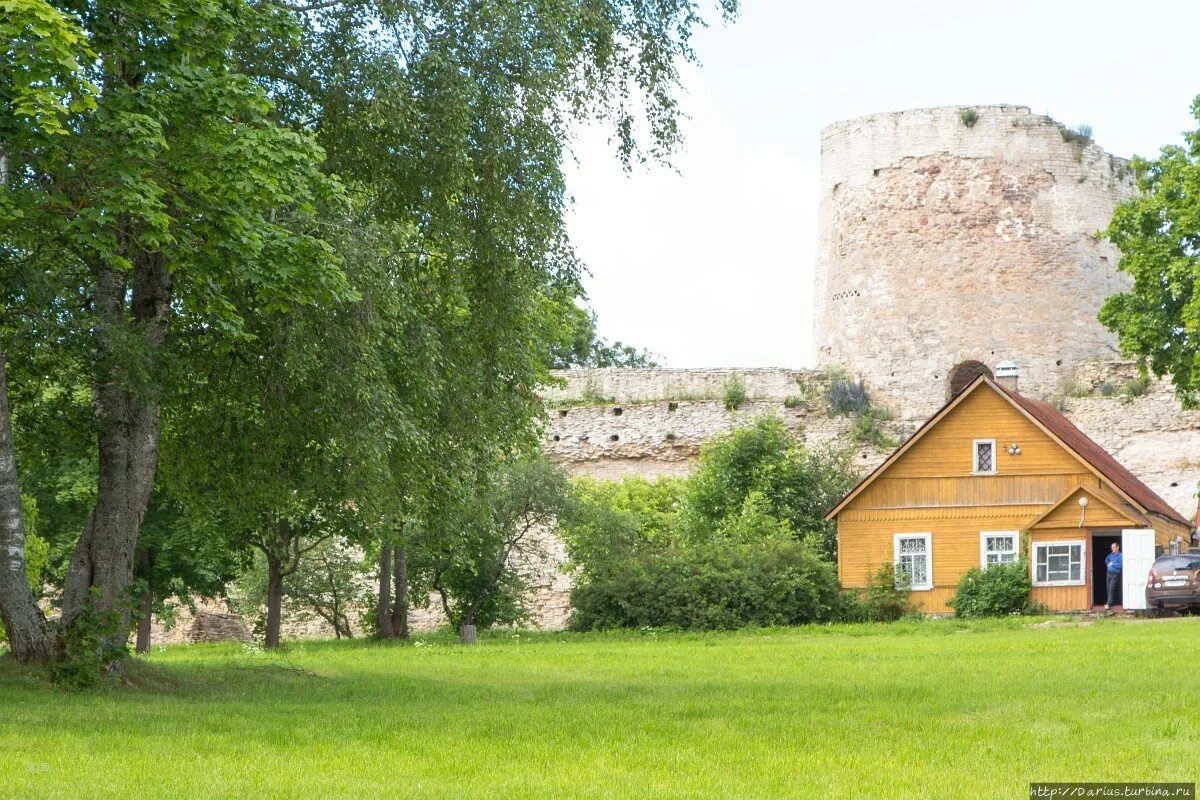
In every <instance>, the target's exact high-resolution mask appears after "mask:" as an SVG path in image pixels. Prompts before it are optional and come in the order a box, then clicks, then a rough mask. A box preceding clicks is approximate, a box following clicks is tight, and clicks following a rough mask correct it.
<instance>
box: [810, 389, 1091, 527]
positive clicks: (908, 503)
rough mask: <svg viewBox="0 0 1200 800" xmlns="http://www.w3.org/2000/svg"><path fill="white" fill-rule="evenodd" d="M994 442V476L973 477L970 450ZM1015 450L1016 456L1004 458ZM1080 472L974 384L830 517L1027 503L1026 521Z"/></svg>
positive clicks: (1075, 462)
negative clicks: (863, 511) (885, 510)
mask: <svg viewBox="0 0 1200 800" xmlns="http://www.w3.org/2000/svg"><path fill="white" fill-rule="evenodd" d="M980 440H986V441H994V442H995V447H994V449H993V453H994V459H995V473H994V474H992V475H978V474H976V473H975V472H974V466H975V464H974V459H973V452H974V445H975V443H976V442H977V441H980ZM1011 445H1017V447H1018V448H1019V453H1010V452H1009V448H1010V446H1011ZM1090 477H1091V476H1090V473H1089V471H1088V469H1087V467H1086V466H1084V465H1082V464H1081V463H1080V461H1079V459H1078V458H1077V457H1076V456H1075V455H1074V454H1073V453H1071V452H1070V451H1069V450H1067V449H1066V448H1064V447H1063V446H1062V445H1061V444H1059V443H1058V442H1056V441H1055V440H1054V439H1053V438H1052V437H1051V436H1049V435H1048V434H1047V433H1046V432H1045V431H1044V430H1042V429H1041V428H1040V427H1039V426H1038V425H1037V424H1036V423H1035V422H1033V421H1032V420H1030V419H1029V418H1028V417H1027V416H1026V415H1025V414H1023V413H1022V412H1021V411H1020V410H1019V409H1018V408H1016V407H1015V406H1014V405H1013V404H1012V403H1011V402H1010V401H1009V400H1008V399H1007V398H1006V397H1005V396H1003V395H1002V394H1000V390H998V389H996V388H995V387H994V386H993V385H992V384H990V383H989V382H987V381H985V380H984V379H983V378H980V379H978V380H977V381H976V383H975V384H973V385H972V386H971V387H969V388H968V389H966V390H965V391H964V392H963V393H962V394H961V395H959V396H958V397H957V398H956V399H955V400H954V401H953V402H952V403H951V404H949V405H948V406H947V407H946V408H945V409H943V411H942V412H941V413H939V415H937V416H935V417H934V418H933V419H931V420H930V422H928V423H926V425H924V426H923V427H922V428H921V429H920V430H919V431H918V432H917V433H916V434H914V436H913V437H912V438H911V439H909V441H908V442H906V443H905V445H904V446H903V447H901V448H900V449H899V450H897V451H896V452H895V453H894V454H893V455H892V456H891V457H890V458H889V459H888V460H887V461H885V462H884V463H883V464H882V465H881V466H880V467H879V468H878V469H877V470H875V472H873V473H872V474H871V475H870V476H868V477H867V478H866V479H864V481H863V482H862V483H860V484H859V486H858V487H857V488H856V490H855V491H853V492H851V493H850V494H849V495H847V497H846V498H845V499H843V501H842V502H841V503H839V504H838V506H836V507H835V508H834V509H833V510H831V511H830V513H829V515H828V516H827V518H832V517H834V516H836V515H837V514H839V513H841V512H842V511H845V510H855V509H871V508H921V507H933V506H937V507H945V506H982V505H1026V506H1028V505H1034V506H1036V508H1031V509H1030V512H1029V517H1030V518H1032V517H1034V516H1036V514H1037V513H1038V512H1039V511H1041V510H1042V509H1044V508H1045V507H1046V506H1047V505H1049V504H1051V503H1054V502H1055V501H1057V500H1058V499H1060V498H1061V497H1062V496H1063V494H1064V493H1065V492H1066V491H1068V490H1069V489H1071V488H1073V487H1074V486H1078V485H1079V484H1080V483H1081V482H1084V481H1086V480H1088V479H1089V478H1090Z"/></svg>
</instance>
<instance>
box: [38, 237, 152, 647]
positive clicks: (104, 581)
mask: <svg viewBox="0 0 1200 800" xmlns="http://www.w3.org/2000/svg"><path fill="white" fill-rule="evenodd" d="M132 274H133V286H132V295H131V305H130V310H131V311H132V324H133V327H134V329H135V331H134V332H135V333H136V335H137V337H138V339H140V340H141V343H142V344H144V345H145V347H146V351H145V357H146V358H147V359H148V362H147V363H146V364H144V365H143V366H144V367H145V368H146V371H147V372H149V373H150V374H153V372H154V370H153V366H154V362H155V361H156V359H155V355H156V354H157V352H158V350H159V349H160V348H161V346H162V344H163V341H164V340H165V338H166V332H167V320H168V318H169V314H170V278H169V276H168V274H167V271H166V268H165V265H164V264H163V260H162V257H161V256H160V255H154V254H144V255H141V256H140V257H139V258H137V259H136V260H135V264H134V268H133V270H132ZM128 290H129V286H128V282H127V279H126V273H125V272H124V271H123V270H120V269H117V268H114V267H111V266H109V265H107V264H105V265H100V266H99V267H97V268H96V296H95V301H94V302H95V308H96V315H97V325H96V334H95V341H96V351H97V364H96V388H95V390H94V395H95V401H94V408H95V415H96V422H97V426H98V429H99V435H98V442H99V448H98V451H99V473H98V480H97V492H96V505H95V506H94V508H93V509H92V513H91V516H90V518H89V520H88V524H87V525H86V527H85V528H84V532H83V535H82V536H81V537H80V538H79V541H78V543H76V545H75V549H74V551H73V552H72V554H71V561H70V565H69V567H68V569H67V576H66V579H65V581H64V583H63V597H62V610H63V615H62V621H61V623H60V624H61V625H62V626H64V627H66V626H70V625H71V624H73V623H74V621H75V619H76V618H77V617H78V616H79V614H80V613H81V612H82V611H83V609H84V608H85V606H86V604H87V603H88V600H89V597H91V594H92V590H93V589H95V590H96V595H95V597H96V609H95V610H96V611H98V612H101V613H106V612H110V611H116V612H118V614H119V617H120V625H119V628H118V630H117V631H115V632H114V633H113V639H114V642H113V644H115V645H121V646H123V644H124V642H125V640H126V637H127V636H128V633H127V632H128V630H129V606H128V604H127V603H126V600H127V593H128V590H129V585H130V583H131V582H132V580H133V558H134V551H135V549H136V547H137V539H138V531H139V529H140V528H141V524H142V519H143V517H144V516H145V514H146V506H147V505H148V504H149V501H150V491H151V489H152V488H153V486H154V474H155V471H156V469H157V466H158V434H159V405H160V399H159V396H160V392H159V388H158V387H157V386H156V385H153V384H152V383H151V385H144V384H143V385H137V384H138V381H135V380H133V379H132V378H131V376H129V375H128V374H127V371H128V368H127V367H126V366H124V365H123V363H124V361H125V360H126V359H127V358H128V355H127V354H126V353H124V352H123V351H124V350H127V349H128V344H127V342H126V340H125V338H124V337H123V335H122V331H123V330H127V329H128V328H129V325H130V322H129V320H127V319H126V298H127V294H128Z"/></svg>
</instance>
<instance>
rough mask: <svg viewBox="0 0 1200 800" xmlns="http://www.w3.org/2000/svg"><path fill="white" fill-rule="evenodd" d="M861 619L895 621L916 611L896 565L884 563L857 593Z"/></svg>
mask: <svg viewBox="0 0 1200 800" xmlns="http://www.w3.org/2000/svg"><path fill="white" fill-rule="evenodd" d="M857 598H858V607H859V609H860V611H861V614H862V619H864V620H866V621H867V622H895V621H896V620H898V619H900V618H901V617H903V616H907V615H908V614H912V613H914V612H915V611H916V608H915V607H914V606H913V604H912V602H911V601H910V600H909V599H908V587H907V585H906V584H905V581H904V580H903V576H901V580H899V581H897V579H896V567H895V566H894V565H893V564H884V565H882V566H881V567H880V568H879V569H878V570H876V572H875V574H874V575H872V576H871V577H870V578H869V579H868V580H867V588H865V589H861V590H859V591H858V593H857Z"/></svg>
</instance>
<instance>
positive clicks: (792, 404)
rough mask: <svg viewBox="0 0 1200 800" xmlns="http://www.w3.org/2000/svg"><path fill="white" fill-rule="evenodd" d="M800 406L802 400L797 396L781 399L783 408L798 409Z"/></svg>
mask: <svg viewBox="0 0 1200 800" xmlns="http://www.w3.org/2000/svg"><path fill="white" fill-rule="evenodd" d="M802 405H804V398H803V397H801V396H800V395H798V394H789V395H788V396H787V397H785V398H783V407H784V408H799V407H800V406H802Z"/></svg>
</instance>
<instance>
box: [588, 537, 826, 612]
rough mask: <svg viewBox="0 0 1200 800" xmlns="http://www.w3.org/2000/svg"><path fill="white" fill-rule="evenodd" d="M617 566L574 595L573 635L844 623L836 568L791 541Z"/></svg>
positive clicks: (675, 552) (678, 550)
mask: <svg viewBox="0 0 1200 800" xmlns="http://www.w3.org/2000/svg"><path fill="white" fill-rule="evenodd" d="M612 567H613V568H611V569H608V570H605V571H604V572H603V573H593V574H591V575H590V576H589V580H587V581H586V582H583V583H580V584H579V585H577V586H576V587H575V588H574V589H573V590H572V591H571V606H572V607H573V609H574V611H573V613H572V615H571V627H572V628H573V629H575V630H585V631H586V630H603V629H608V628H643V627H651V628H675V629H684V630H703V629H736V628H742V627H745V626H747V625H761V626H781V625H801V624H804V623H810V622H831V621H840V620H844V619H846V618H847V608H848V606H847V604H846V603H845V602H844V601H843V598H842V595H841V592H840V590H839V589H838V583H837V573H836V569H835V567H834V565H833V564H832V563H830V562H829V561H827V560H825V559H824V558H821V557H820V556H819V555H818V554H817V553H815V552H814V551H813V550H811V549H810V548H809V547H808V546H807V545H806V544H805V543H804V542H801V541H796V540H794V539H782V538H780V539H768V540H765V541H758V542H737V541H729V540H716V541H712V542H706V543H703V544H698V545H691V546H680V547H675V548H672V549H671V550H670V551H668V552H665V553H661V554H657V555H654V554H651V555H643V554H637V555H634V556H632V557H630V558H628V559H626V560H624V561H623V562H621V563H619V564H613V565H612Z"/></svg>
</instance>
